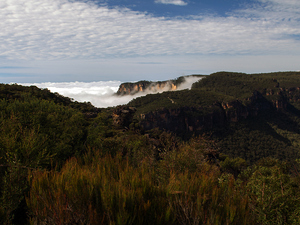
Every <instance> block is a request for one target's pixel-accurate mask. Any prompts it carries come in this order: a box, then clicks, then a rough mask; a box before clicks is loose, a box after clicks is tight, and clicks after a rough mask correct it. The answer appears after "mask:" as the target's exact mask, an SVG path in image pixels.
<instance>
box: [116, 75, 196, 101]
mask: <svg viewBox="0 0 300 225" xmlns="http://www.w3.org/2000/svg"><path fill="white" fill-rule="evenodd" d="M200 79H201V78H199V77H196V76H195V77H193V76H191V77H186V78H185V81H184V82H182V83H181V84H179V85H176V84H175V83H174V82H175V81H164V82H152V83H149V82H147V81H145V82H143V81H141V82H137V83H126V84H121V85H120V87H119V90H118V91H117V94H118V95H121V96H124V95H136V94H141V93H144V94H145V95H146V94H150V93H161V92H164V91H176V90H183V89H187V88H188V89H189V88H191V86H192V84H193V83H194V82H196V81H198V80H200Z"/></svg>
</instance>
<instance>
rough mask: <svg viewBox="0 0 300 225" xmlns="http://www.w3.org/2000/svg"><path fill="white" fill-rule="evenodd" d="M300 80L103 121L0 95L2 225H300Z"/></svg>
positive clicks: (239, 87)
mask: <svg viewBox="0 0 300 225" xmlns="http://www.w3.org/2000/svg"><path fill="white" fill-rule="evenodd" d="M299 75H300V73H296V72H288V73H271V74H251V75H247V74H240V73H229V72H220V73H216V74H212V75H209V76H207V77H206V78H203V79H202V80H201V81H199V82H197V83H195V84H194V85H193V87H192V89H191V90H183V91H175V92H164V93H162V94H155V95H147V96H145V97H140V98H137V99H135V100H133V101H132V102H130V103H129V104H128V105H123V106H118V107H112V108H107V109H97V108H95V107H93V106H92V105H91V104H90V103H78V102H74V101H73V100H72V99H69V98H66V97H63V96H61V95H59V94H57V93H51V92H50V91H48V90H47V89H43V90H41V89H38V88H36V87H22V86H19V85H5V84H1V85H0V97H1V100H0V123H1V127H0V133H1V135H0V191H1V193H0V223H1V224H237V225H240V224H299V222H300V219H299V216H300V199H299V194H300V176H299V169H300V168H299V161H298V157H299V156H298V155H299V141H298V140H299V125H300V120H299V116H300V114H299V110H300V107H299V102H300V101H299V99H300V90H299V89H300V88H299V87H300V78H299Z"/></svg>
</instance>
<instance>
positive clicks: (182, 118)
mask: <svg viewBox="0 0 300 225" xmlns="http://www.w3.org/2000/svg"><path fill="white" fill-rule="evenodd" d="M128 106H130V107H134V108H135V109H136V110H135V112H134V114H132V118H134V119H136V120H138V121H139V124H140V126H141V127H143V129H145V130H151V129H154V128H159V129H161V130H167V131H170V132H174V133H176V134H177V135H178V136H179V137H181V138H183V139H189V138H190V137H192V136H193V135H199V134H206V135H209V136H210V137H211V138H212V139H213V140H214V141H216V142H217V143H218V145H219V147H220V151H221V152H223V153H225V154H229V155H231V156H240V157H242V158H245V159H246V160H249V161H251V162H253V161H256V160H259V159H260V158H262V157H268V156H272V157H275V158H280V159H293V158H294V157H296V156H297V155H298V149H299V143H298V141H297V140H298V138H300V136H299V134H300V130H299V127H300V121H299V119H300V117H299V116H300V111H299V110H300V73H299V72H278V73H265V74H243V73H232V72H218V73H215V74H211V75H209V76H207V77H205V78H203V79H201V80H200V81H198V82H196V83H194V84H193V86H192V88H191V90H182V91H174V92H164V93H160V94H151V95H147V96H144V97H139V98H136V99H134V100H132V101H131V102H130V103H129V104H128Z"/></svg>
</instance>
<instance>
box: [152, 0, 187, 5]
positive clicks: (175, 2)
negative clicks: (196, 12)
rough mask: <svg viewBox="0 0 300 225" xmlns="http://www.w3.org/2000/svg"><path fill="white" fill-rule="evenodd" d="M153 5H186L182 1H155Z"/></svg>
mask: <svg viewBox="0 0 300 225" xmlns="http://www.w3.org/2000/svg"><path fill="white" fill-rule="evenodd" d="M155 3H161V4H171V5H181V6H183V5H187V3H186V2H184V1H182V0H155Z"/></svg>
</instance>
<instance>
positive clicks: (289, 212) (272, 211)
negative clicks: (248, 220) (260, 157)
mask: <svg viewBox="0 0 300 225" xmlns="http://www.w3.org/2000/svg"><path fill="white" fill-rule="evenodd" d="M268 161H269V162H268ZM268 161H267V162H266V160H265V162H264V165H262V166H260V165H258V166H256V167H254V169H253V170H254V172H253V173H252V175H251V177H250V178H249V180H248V182H247V192H248V194H249V197H250V199H251V204H252V208H253V213H254V214H255V217H256V218H257V223H259V224H298V223H299V219H298V218H299V207H300V204H299V203H300V201H299V200H300V199H299V196H298V194H299V186H298V185H296V184H295V183H294V181H293V179H292V177H291V176H290V175H289V174H287V173H286V172H287V171H286V170H285V167H286V166H285V165H284V164H281V163H279V162H278V161H277V162H276V161H272V160H271V162H270V160H268ZM274 162H275V163H274ZM295 219H296V221H297V222H296V223H295Z"/></svg>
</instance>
